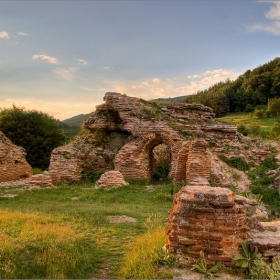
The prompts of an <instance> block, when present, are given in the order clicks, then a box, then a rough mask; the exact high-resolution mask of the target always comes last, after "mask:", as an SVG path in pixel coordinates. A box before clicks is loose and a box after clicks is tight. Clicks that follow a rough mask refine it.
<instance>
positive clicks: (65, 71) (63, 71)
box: [53, 67, 79, 81]
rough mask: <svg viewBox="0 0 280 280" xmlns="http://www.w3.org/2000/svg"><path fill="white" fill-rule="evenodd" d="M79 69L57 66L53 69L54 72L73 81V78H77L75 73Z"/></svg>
mask: <svg viewBox="0 0 280 280" xmlns="http://www.w3.org/2000/svg"><path fill="white" fill-rule="evenodd" d="M77 70H79V68H74V67H68V68H56V69H55V70H53V73H54V74H56V75H58V76H59V77H61V78H63V79H65V80H67V81H73V79H74V78H75V76H74V73H75V72H76V71H77Z"/></svg>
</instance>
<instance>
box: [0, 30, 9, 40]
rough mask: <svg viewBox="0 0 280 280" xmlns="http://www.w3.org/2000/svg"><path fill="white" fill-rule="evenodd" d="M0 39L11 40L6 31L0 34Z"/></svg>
mask: <svg viewBox="0 0 280 280" xmlns="http://www.w3.org/2000/svg"><path fill="white" fill-rule="evenodd" d="M0 38H1V39H9V38H10V36H9V33H8V32H6V31H2V32H0Z"/></svg>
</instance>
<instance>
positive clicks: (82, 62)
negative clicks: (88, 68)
mask: <svg viewBox="0 0 280 280" xmlns="http://www.w3.org/2000/svg"><path fill="white" fill-rule="evenodd" d="M78 61H79V62H80V63H81V64H83V65H87V64H88V63H87V62H86V61H85V60H84V59H78Z"/></svg>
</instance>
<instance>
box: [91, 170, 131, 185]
mask: <svg viewBox="0 0 280 280" xmlns="http://www.w3.org/2000/svg"><path fill="white" fill-rule="evenodd" d="M127 185H128V183H127V182H126V181H125V180H124V177H123V175H122V173H121V172H120V171H118V170H110V171H107V172H105V173H104V174H102V175H101V177H100V179H99V180H98V181H97V182H96V184H95V188H96V189H99V188H105V189H108V188H109V187H112V186H114V187H120V186H127Z"/></svg>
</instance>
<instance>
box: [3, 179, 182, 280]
mask: <svg viewBox="0 0 280 280" xmlns="http://www.w3.org/2000/svg"><path fill="white" fill-rule="evenodd" d="M172 186H173V185H172V184H166V185H161V186H157V188H156V190H155V191H154V192H148V191H147V190H146V185H144V184H143V183H139V184H138V183H136V182H134V183H132V184H130V185H129V186H125V187H121V188H114V189H111V190H102V189H99V190H96V189H94V188H93V185H92V184H91V183H79V184H74V185H63V184H61V185H57V188H53V189H41V190H32V191H28V190H25V191H22V190H21V189H20V188H15V187H13V188H5V189H0V195H4V194H7V193H9V194H18V196H17V197H15V198H13V199H4V198H2V199H0V200H1V201H0V202H1V206H0V236H2V235H3V236H6V237H7V238H6V239H7V240H8V241H7V242H8V243H7V242H6V243H7V244H8V245H9V244H10V245H9V246H10V247H9V246H8V245H7V246H8V247H7V248H8V249H7V250H6V249H5V250H6V251H5V253H4V255H5V256H10V257H7V258H6V259H5V261H3V260H2V259H1V262H0V263H1V264H2V266H1V265H0V278H4V277H5V278H90V277H100V276H102V275H103V274H102V273H104V271H106V275H105V278H115V277H117V276H118V273H119V269H120V267H121V265H122V263H123V261H124V255H125V254H126V252H127V250H129V248H130V247H129V246H130V245H131V243H132V242H134V241H135V239H137V238H138V237H140V236H141V235H143V234H145V233H146V232H147V231H148V229H149V226H148V224H149V223H148V222H147V221H150V220H151V219H152V220H153V221H154V223H156V224H158V225H163V226H165V225H166V223H167V218H168V210H169V209H171V207H172V206H173V202H172V200H173V199H172V197H171V195H170V192H171V188H172ZM179 188H180V187H179V186H176V187H175V192H176V191H178V190H179ZM175 192H174V193H175ZM72 197H79V200H71V198H72ZM22 215H26V216H22ZM30 215H31V216H30ZM114 215H116V216H121V215H127V216H130V217H133V218H135V219H137V222H136V223H128V222H125V223H119V224H112V223H109V220H108V217H107V216H114ZM8 216H10V217H12V218H11V219H9V220H14V221H15V222H13V223H6V224H5V226H3V225H1V220H3V219H4V220H5V219H6V218H5V217H8ZM33 216H34V217H35V218H32V219H31V218H30V217H33ZM23 217H24V218H23ZM30 219H31V220H34V225H33V224H32V225H31V226H30V224H28V220H30ZM42 225H43V226H42ZM26 228H29V229H30V231H32V232H34V234H33V235H32V234H30V235H28V234H27V232H28V231H27V230H26ZM52 228H53V230H52V232H53V234H55V233H56V232H57V233H59V232H61V234H62V236H64V237H62V236H55V235H54V236H53V237H50V238H49V240H50V242H49V243H48V244H49V245H46V246H47V247H46V248H45V247H44V248H45V250H47V251H44V250H43V249H42V250H41V249H40V250H41V251H40V250H39V249H38V248H41V247H42V242H40V240H42V239H40V236H43V235H44V234H45V235H46V234H47V229H52ZM66 229H67V230H66ZM67 232H68V233H67ZM24 233H25V234H24ZM63 233H65V234H63ZM70 233H71V234H70ZM45 239H46V240H48V238H45ZM51 240H57V242H56V243H54V244H53V247H51V244H52V242H51ZM59 240H60V242H58V241H59ZM61 240H63V241H65V244H64V243H63V242H61ZM69 240H72V241H73V244H74V245H73V247H71V246H70V245H69V244H71V243H69ZM6 243H5V244H6ZM30 244H31V245H30ZM63 244H64V245H63ZM2 245H3V244H2ZM60 245H61V246H62V247H61V246H60ZM30 246H31V247H32V246H33V247H32V248H33V249H34V248H35V249H34V250H35V252H33V253H32V254H31V253H30ZM63 246H64V247H63ZM69 246H70V247H69ZM0 247H1V246H0ZM2 247H3V246H2ZM3 248H4V247H3ZM9 248H10V249H9ZM36 248H37V249H36ZM62 248H68V249H69V250H68V249H64V250H62ZM52 250H53V252H56V253H55V254H54V253H51V251H52ZM1 252H2V251H1V250H0V254H1ZM8 252H9V253H8ZM19 252H20V253H19ZM48 252H49V256H52V255H54V256H56V262H54V260H52V259H50V257H48V254H47V253H48ZM67 252H68V253H69V254H68V253H67ZM71 252H72V253H73V252H76V253H75V254H74V255H75V256H77V260H73V259H71V258H68V257H67V256H66V255H63V254H64V253H65V254H66V253H67V254H68V255H69V256H70V255H71V254H72V253H71ZM20 255H22V256H24V258H22V259H18V258H16V257H15V256H20ZM1 256H3V254H2V255H0V258H1ZM37 259H39V260H40V261H39V260H38V261H37ZM11 260H12V263H10V262H9V261H11ZM35 260H36V261H35ZM63 260H65V261H63ZM30 263H34V265H33V266H32V265H30ZM35 264H36V265H35ZM39 264H40V265H39ZM77 264H79V265H78V267H79V269H77V266H76V265H77ZM57 266H62V267H65V271H64V272H61V273H62V274H57V273H58V270H57ZM1 267H2V268H1ZM36 267H37V268H38V269H36ZM27 268H28V269H27ZM105 268H108V269H107V270H104V269H105ZM1 269H2V270H3V271H5V273H4V272H3V271H2V273H1ZM9 271H10V272H9ZM9 273H10V274H9ZM2 275H4V276H2ZM9 275H10V277H9Z"/></svg>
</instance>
